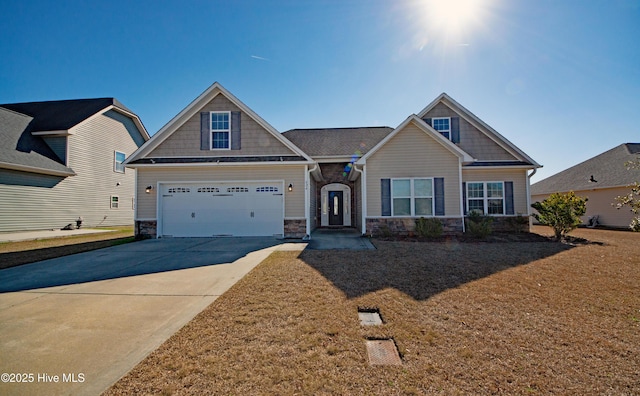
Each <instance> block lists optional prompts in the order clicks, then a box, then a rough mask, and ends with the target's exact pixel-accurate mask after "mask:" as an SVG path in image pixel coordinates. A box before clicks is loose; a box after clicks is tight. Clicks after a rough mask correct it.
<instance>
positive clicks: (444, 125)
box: [431, 117, 451, 140]
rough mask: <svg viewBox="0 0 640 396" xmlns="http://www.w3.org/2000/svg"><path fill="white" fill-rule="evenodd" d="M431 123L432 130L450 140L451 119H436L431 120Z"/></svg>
mask: <svg viewBox="0 0 640 396" xmlns="http://www.w3.org/2000/svg"><path fill="white" fill-rule="evenodd" d="M431 123H432V124H433V129H435V130H436V131H438V132H440V133H441V134H442V136H444V137H446V138H447V139H449V140H451V117H436V118H433V119H432V121H431Z"/></svg>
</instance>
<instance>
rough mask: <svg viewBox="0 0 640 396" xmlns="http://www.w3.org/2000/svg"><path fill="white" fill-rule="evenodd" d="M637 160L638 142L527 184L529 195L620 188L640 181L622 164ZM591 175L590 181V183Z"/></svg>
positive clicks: (638, 174)
mask: <svg viewBox="0 0 640 396" xmlns="http://www.w3.org/2000/svg"><path fill="white" fill-rule="evenodd" d="M638 158H640V143H625V144H621V145H619V146H616V147H614V148H612V149H611V150H608V151H605V152H604V153H602V154H599V155H596V156H595V157H593V158H589V159H588V160H586V161H584V162H581V163H579V164H577V165H574V166H572V167H571V168H568V169H565V170H563V171H562V172H559V173H556V174H555V175H553V176H549V177H548V178H546V179H544V180H541V181H539V182H537V183H534V184H532V185H531V194H532V195H536V194H550V193H554V192H568V191H582V190H594V189H600V188H612V187H624V186H628V185H630V184H633V183H634V182H636V181H640V169H630V170H628V169H627V167H626V166H625V162H627V161H634V160H636V159H638ZM591 176H593V180H595V182H594V181H590V180H591Z"/></svg>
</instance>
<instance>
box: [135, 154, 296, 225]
mask: <svg viewBox="0 0 640 396" xmlns="http://www.w3.org/2000/svg"><path fill="white" fill-rule="evenodd" d="M304 169H305V167H304V165H249V166H244V165H238V166H210V167H209V166H207V167H188V166H183V167H171V168H169V167H166V168H165V167H163V168H140V169H138V213H137V215H136V219H155V218H156V203H157V196H156V192H157V190H156V186H157V183H158V182H192V181H193V182H200V181H202V182H216V181H242V180H245V181H258V180H284V187H285V196H284V198H285V200H284V202H285V214H284V215H285V218H298V219H304V214H305V213H304V180H305V177H304V172H305V170H304ZM289 184H293V191H291V192H289V191H288V189H287V187H288V186H289ZM147 186H153V187H154V190H153V191H152V193H150V194H147V193H145V188H146V187H147Z"/></svg>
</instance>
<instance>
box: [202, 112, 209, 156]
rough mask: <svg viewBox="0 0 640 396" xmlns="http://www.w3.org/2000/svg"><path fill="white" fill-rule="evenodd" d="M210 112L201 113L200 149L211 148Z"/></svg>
mask: <svg viewBox="0 0 640 396" xmlns="http://www.w3.org/2000/svg"><path fill="white" fill-rule="evenodd" d="M209 120H211V118H210V116H209V112H204V111H203V112H202V113H200V150H211V143H210V141H211V140H210V139H211V127H210V126H209Z"/></svg>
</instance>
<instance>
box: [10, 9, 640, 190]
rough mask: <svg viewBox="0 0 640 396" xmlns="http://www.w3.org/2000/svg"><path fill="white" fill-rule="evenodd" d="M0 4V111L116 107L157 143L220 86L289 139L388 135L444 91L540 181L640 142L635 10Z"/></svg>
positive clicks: (638, 16)
mask: <svg viewBox="0 0 640 396" xmlns="http://www.w3.org/2000/svg"><path fill="white" fill-rule="evenodd" d="M4 3H5V4H3V8H2V11H3V12H2V14H1V15H0V53H1V54H2V55H3V56H2V61H0V103H12V102H26V101H39V100H57V99H75V98H89V97H106V96H113V97H116V98H118V99H119V100H120V101H121V102H123V103H124V104H125V105H126V106H128V107H129V108H130V109H132V110H133V111H134V112H136V113H137V114H138V115H139V116H140V118H141V119H142V121H143V122H144V124H145V126H146V127H147V129H148V130H149V132H150V133H151V134H153V133H155V132H156V131H158V129H160V128H161V127H162V126H163V125H164V124H165V123H166V122H168V121H169V120H170V119H171V118H172V117H173V116H175V115H176V114H177V113H178V112H179V111H180V110H182V109H183V108H184V107H186V106H187V105H188V104H189V103H190V102H191V101H192V100H193V99H195V98H196V97H197V96H198V95H199V94H200V93H202V92H203V91H204V90H205V89H206V88H207V87H209V86H210V85H211V84H212V83H213V82H214V81H218V82H220V83H221V84H222V85H223V86H224V87H225V88H227V89H228V90H229V91H231V92H232V93H233V94H234V95H236V96H237V97H238V98H239V99H240V100H242V101H243V102H244V103H245V104H247V105H248V106H249V107H251V108H252V109H253V110H254V111H256V112H257V113H258V114H259V115H260V116H262V117H263V118H264V119H265V120H266V121H267V122H269V123H270V124H271V125H273V126H274V127H275V128H276V129H278V130H280V131H286V130H288V129H291V128H316V127H342V126H373V125H386V126H392V127H395V126H397V125H398V124H400V123H401V122H402V121H403V120H404V119H405V118H406V117H407V116H409V115H410V114H412V113H417V112H419V111H420V110H421V109H422V108H423V107H424V106H426V105H427V104H428V103H429V102H430V101H431V100H433V99H434V98H435V97H436V96H437V95H439V94H440V93H441V92H447V93H448V94H449V95H450V96H452V97H453V98H454V99H456V100H457V101H458V102H460V103H461V104H462V105H463V106H465V107H467V108H468V109H469V110H471V111H472V112H473V113H474V114H476V115H477V116H478V117H480V118H481V119H482V120H484V121H485V122H486V123H488V124H489V125H491V126H492V127H493V128H495V129H496V130H497V131H498V132H500V133H501V134H502V135H504V136H505V137H507V138H508V139H509V140H511V141H512V142H513V143H515V144H516V145H517V146H519V147H520V148H521V149H523V150H524V151H525V152H526V153H527V154H529V155H530V156H531V157H533V158H534V159H535V160H537V161H538V162H539V163H541V164H542V165H544V168H542V169H540V170H539V171H538V174H537V175H536V176H534V178H533V181H534V182H535V181H537V180H541V179H542V178H544V177H548V176H550V175H552V174H554V173H556V172H558V171H561V170H563V169H565V168H567V167H569V166H572V165H575V164H577V163H579V162H581V161H583V160H585V159H588V158H590V157H592V156H594V155H597V154H599V153H601V152H603V151H605V150H607V149H609V148H612V147H615V146H617V145H619V144H621V143H625V142H640V44H638V43H639V42H640V0H579V1H576V0H519V1H511V0H441V1H431V0H422V1H416V0H394V1H375V0H374V1H314V2H305V1H293V0H292V1H264V0H263V1H242V0H240V1H189V0H184V1H179V2H178V1H175V2H174V1H131V2H128V1H126V2H120V1H109V2H92V1H77V2H74V1H65V0H59V1H56V2H50V1H30V0H23V1H14V2H4ZM442 4H453V5H454V6H455V7H454V9H447V8H446V7H442Z"/></svg>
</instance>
